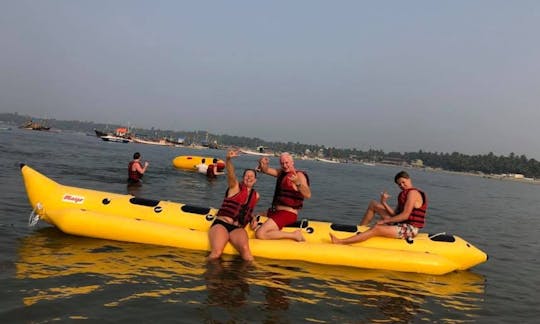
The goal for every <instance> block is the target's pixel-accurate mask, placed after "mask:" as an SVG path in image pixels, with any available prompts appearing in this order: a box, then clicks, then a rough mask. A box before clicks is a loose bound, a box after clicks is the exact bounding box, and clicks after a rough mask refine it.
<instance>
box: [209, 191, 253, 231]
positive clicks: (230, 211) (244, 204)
mask: <svg viewBox="0 0 540 324" xmlns="http://www.w3.org/2000/svg"><path fill="white" fill-rule="evenodd" d="M228 192H229V189H227V191H226V192H225V199H223V203H222V204H221V207H220V208H219V211H218V213H217V216H227V217H230V218H232V219H234V220H237V221H238V222H239V223H240V225H246V224H248V223H249V222H250V221H251V219H252V218H253V210H254V209H255V205H256V204H257V199H256V198H252V196H254V195H255V196H256V194H257V192H256V191H255V189H253V188H252V189H251V192H250V193H249V194H248V189H247V187H246V186H245V185H244V184H240V191H239V192H238V193H237V194H235V195H233V196H231V197H227V193H228Z"/></svg>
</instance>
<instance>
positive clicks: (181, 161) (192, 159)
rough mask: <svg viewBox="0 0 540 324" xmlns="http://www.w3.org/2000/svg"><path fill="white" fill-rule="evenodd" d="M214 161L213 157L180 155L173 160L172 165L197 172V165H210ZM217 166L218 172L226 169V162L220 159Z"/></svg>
mask: <svg viewBox="0 0 540 324" xmlns="http://www.w3.org/2000/svg"><path fill="white" fill-rule="evenodd" d="M214 159H215V158H214V157H211V156H196V155H180V156H177V157H175V158H174V159H173V161H172V164H173V166H174V167H175V168H177V169H183V170H192V171H197V165H199V164H201V163H204V164H206V165H210V164H212V161H213V160H214ZM203 161H204V162H203ZM217 164H218V171H222V170H223V169H225V162H224V161H223V160H221V159H218V161H217Z"/></svg>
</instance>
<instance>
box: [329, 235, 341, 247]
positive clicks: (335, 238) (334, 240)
mask: <svg viewBox="0 0 540 324" xmlns="http://www.w3.org/2000/svg"><path fill="white" fill-rule="evenodd" d="M328 234H329V235H330V240H331V241H332V243H334V244H341V240H340V239H338V238H337V237H335V236H334V234H332V233H328Z"/></svg>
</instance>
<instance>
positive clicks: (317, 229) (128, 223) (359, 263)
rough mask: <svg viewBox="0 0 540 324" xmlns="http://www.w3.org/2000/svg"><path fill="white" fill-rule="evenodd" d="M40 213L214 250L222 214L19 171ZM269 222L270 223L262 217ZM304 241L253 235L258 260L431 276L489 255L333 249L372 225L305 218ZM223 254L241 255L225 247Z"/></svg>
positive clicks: (150, 240) (405, 248)
mask: <svg viewBox="0 0 540 324" xmlns="http://www.w3.org/2000/svg"><path fill="white" fill-rule="evenodd" d="M21 172H22V174H23V178H24V182H25V186H26V190H27V194H28V198H29V201H30V204H31V205H32V207H33V208H34V211H35V213H36V214H37V215H38V216H39V217H40V218H41V219H43V220H44V221H46V222H48V223H50V224H52V225H54V226H56V227H58V228H59V229H60V230H62V231H63V232H65V233H68V234H72V235H79V236H87V237H95V238H101V239H110V240H119V241H127V242H137V243H145V244H155V245H164V246H173V247H181V248H186V249H193V250H203V251H208V250H209V243H208V233H207V232H208V228H209V227H210V225H211V223H212V221H213V219H214V217H215V214H216V212H217V209H215V208H206V207H196V206H190V205H185V204H181V203H176V202H170V201H159V200H149V199H142V198H136V197H133V196H130V195H122V194H115V193H109V192H103V191H96V190H90V189H83V188H77V187H70V186H64V185H61V184H59V183H57V182H55V181H53V180H52V179H50V178H48V177H46V176H44V175H43V174H41V173H39V172H37V171H35V170H34V169H32V168H30V167H29V166H26V165H21ZM260 221H264V217H262V216H261V217H260ZM298 229H301V230H302V234H303V236H304V237H305V239H306V241H305V242H295V241H292V240H258V239H255V238H254V233H253V232H252V231H251V230H249V229H248V235H249V237H250V247H251V250H252V254H253V255H254V256H256V257H264V258H271V259H283V260H301V261H308V262H313V263H320V264H330V265H344V266H351V267H359V268H370V269H386V270H397V271H405V272H418V273H427V274H445V273H448V272H451V271H454V270H466V269H469V268H471V267H473V266H475V265H477V264H480V263H482V262H485V261H486V260H487V255H486V254H485V253H484V252H482V251H481V250H479V249H477V248H476V247H474V246H473V245H472V244H470V243H468V242H467V241H465V240H463V239H461V238H460V237H458V236H454V235H446V234H438V235H429V234H424V233H422V234H419V235H418V236H417V237H416V238H415V240H414V241H413V242H407V241H405V240H398V239H390V238H382V237H375V238H372V239H369V240H367V241H365V242H362V243H356V244H353V245H337V244H331V243H330V239H329V235H328V234H329V233H333V234H334V235H336V236H338V237H344V236H349V235H351V234H352V233H355V232H357V231H363V230H366V229H367V228H366V227H358V226H349V225H340V224H332V223H329V222H320V221H311V220H307V219H304V220H301V221H299V222H297V223H296V224H294V225H293V226H291V227H286V228H285V229H284V230H285V231H294V230H298ZM224 253H227V254H236V253H237V252H236V251H235V250H234V249H233V248H232V246H230V245H227V246H226V248H225V251H224Z"/></svg>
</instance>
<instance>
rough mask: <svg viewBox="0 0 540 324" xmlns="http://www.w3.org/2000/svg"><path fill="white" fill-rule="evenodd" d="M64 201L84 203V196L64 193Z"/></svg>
mask: <svg viewBox="0 0 540 324" xmlns="http://www.w3.org/2000/svg"><path fill="white" fill-rule="evenodd" d="M62 201H65V202H70V203H74V204H82V203H83V202H84V197H81V196H74V195H70V194H64V197H63V198H62Z"/></svg>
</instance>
